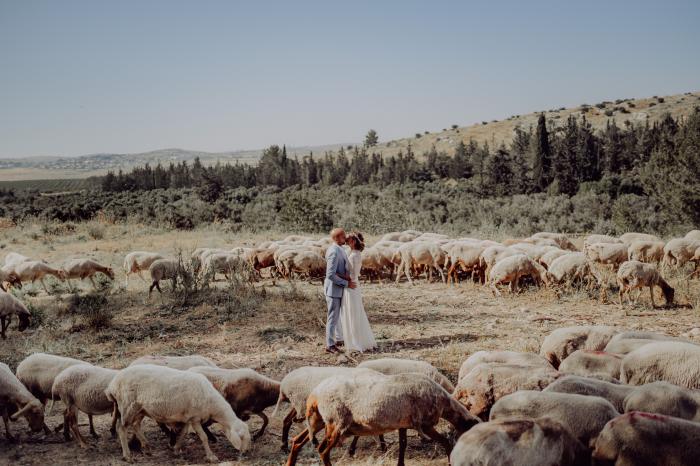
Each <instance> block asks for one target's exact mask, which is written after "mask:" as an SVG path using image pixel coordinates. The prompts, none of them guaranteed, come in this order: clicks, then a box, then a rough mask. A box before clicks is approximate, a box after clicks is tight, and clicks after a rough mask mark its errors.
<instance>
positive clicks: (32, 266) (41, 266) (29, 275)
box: [14, 261, 66, 293]
mask: <svg viewBox="0 0 700 466" xmlns="http://www.w3.org/2000/svg"><path fill="white" fill-rule="evenodd" d="M14 272H15V274H17V277H18V278H19V279H20V280H21V281H22V282H31V283H34V282H35V281H37V280H39V282H40V283H41V286H42V287H43V288H44V291H46V293H49V290H48V288H46V283H44V277H45V276H46V275H53V276H54V277H56V278H58V279H59V280H61V281H64V280H65V279H66V273H65V272H64V271H63V270H59V269H56V268H53V267H51V266H50V265H48V264H47V263H45V262H42V261H25V262H20V263H19V264H16V265H15V266H14Z"/></svg>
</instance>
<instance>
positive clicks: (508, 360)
mask: <svg viewBox="0 0 700 466" xmlns="http://www.w3.org/2000/svg"><path fill="white" fill-rule="evenodd" d="M482 363H498V364H520V365H523V366H544V367H551V365H550V364H549V361H547V360H546V359H545V358H543V357H542V356H540V355H539V354H535V353H520V352H518V351H477V352H476V353H474V354H472V355H471V356H469V357H468V358H467V359H466V360H465V361H464V362H463V363H462V366H461V367H460V368H459V376H458V378H457V380H461V379H462V378H463V377H464V376H465V375H467V374H468V373H469V371H471V370H472V369H474V368H475V367H476V366H478V365H479V364H482Z"/></svg>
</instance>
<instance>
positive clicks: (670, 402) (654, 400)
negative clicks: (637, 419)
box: [624, 382, 700, 422]
mask: <svg viewBox="0 0 700 466" xmlns="http://www.w3.org/2000/svg"><path fill="white" fill-rule="evenodd" d="M631 411H644V412H646V413H657V414H665V415H666V416H673V417H678V418H681V419H687V420H689V421H695V422H698V421H700V391H698V390H688V389H687V388H682V387H679V386H677V385H673V384H670V383H668V382H652V383H647V384H644V385H640V386H639V387H636V388H634V389H633V390H632V391H631V392H630V393H629V395H627V397H626V398H625V401H624V412H626V413H628V412H631Z"/></svg>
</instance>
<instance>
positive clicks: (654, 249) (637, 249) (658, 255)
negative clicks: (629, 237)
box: [627, 241, 666, 264]
mask: <svg viewBox="0 0 700 466" xmlns="http://www.w3.org/2000/svg"><path fill="white" fill-rule="evenodd" d="M665 245H666V243H664V242H663V241H634V242H632V243H631V244H630V245H629V247H628V248H627V255H628V256H629V259H630V260H635V261H639V262H647V263H649V264H660V263H661V261H662V260H663V258H664V246H665Z"/></svg>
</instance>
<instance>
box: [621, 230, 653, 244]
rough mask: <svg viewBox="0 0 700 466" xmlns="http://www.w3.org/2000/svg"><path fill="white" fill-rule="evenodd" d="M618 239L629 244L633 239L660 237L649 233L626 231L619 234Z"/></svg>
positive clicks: (644, 239)
mask: <svg viewBox="0 0 700 466" xmlns="http://www.w3.org/2000/svg"><path fill="white" fill-rule="evenodd" d="M620 241H622V242H623V243H625V244H626V245H628V246H629V245H631V244H632V243H634V242H635V241H661V238H659V237H658V236H656V235H650V234H649V233H635V232H628V233H624V234H622V235H620Z"/></svg>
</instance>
